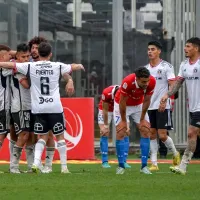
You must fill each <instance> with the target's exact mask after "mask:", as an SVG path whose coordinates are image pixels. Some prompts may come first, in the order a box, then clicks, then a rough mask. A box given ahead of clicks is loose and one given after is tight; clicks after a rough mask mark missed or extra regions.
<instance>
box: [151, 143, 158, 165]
mask: <svg viewBox="0 0 200 200" xmlns="http://www.w3.org/2000/svg"><path fill="white" fill-rule="evenodd" d="M150 150H151V162H152V164H153V165H156V166H157V152H158V142H157V139H154V140H150Z"/></svg>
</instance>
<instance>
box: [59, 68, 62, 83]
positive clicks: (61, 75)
mask: <svg viewBox="0 0 200 200" xmlns="http://www.w3.org/2000/svg"><path fill="white" fill-rule="evenodd" d="M61 78H62V72H61V65H60V76H59V82H60V81H61Z"/></svg>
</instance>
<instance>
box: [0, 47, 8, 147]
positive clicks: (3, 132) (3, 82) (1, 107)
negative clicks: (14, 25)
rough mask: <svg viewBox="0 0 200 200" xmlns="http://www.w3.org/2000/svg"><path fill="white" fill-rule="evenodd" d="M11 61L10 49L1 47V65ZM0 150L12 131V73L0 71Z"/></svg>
mask: <svg viewBox="0 0 200 200" xmlns="http://www.w3.org/2000/svg"><path fill="white" fill-rule="evenodd" d="M10 59H11V56H10V48H9V47H8V46H5V45H0V63H1V62H8V61H9V60H10ZM0 75H1V76H0V102H1V103H0V149H1V147H2V145H3V142H4V139H5V138H6V136H7V134H8V133H9V129H10V84H9V82H10V76H9V75H10V73H8V70H4V69H0Z"/></svg>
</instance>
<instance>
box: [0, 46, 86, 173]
mask: <svg viewBox="0 0 200 200" xmlns="http://www.w3.org/2000/svg"><path fill="white" fill-rule="evenodd" d="M39 55H40V61H38V62H28V63H11V62H7V63H6V62H4V63H0V67H4V68H11V69H13V68H15V67H16V68H15V70H14V71H15V73H16V72H18V73H21V74H24V75H26V76H27V77H29V80H30V91H31V107H32V113H33V114H35V120H34V132H35V133H36V134H38V135H39V136H40V137H39V140H38V142H37V144H36V147H35V158H34V164H33V166H32V170H33V171H34V172H38V171H39V165H40V163H41V155H42V152H43V150H44V146H45V145H46V142H47V140H48V135H49V131H50V130H51V131H52V132H53V133H54V135H55V136H56V138H57V140H58V151H59V154H60V159H61V172H62V173H69V171H68V169H67V164H66V143H65V140H64V127H65V125H64V118H63V108H62V104H61V101H60V93H59V79H60V77H61V76H63V77H65V74H68V73H70V72H71V71H75V70H81V69H82V70H84V68H83V66H82V65H81V64H71V65H66V64H64V63H59V62H50V61H49V60H50V58H51V55H52V53H51V46H50V45H49V44H48V43H41V44H40V45H39Z"/></svg>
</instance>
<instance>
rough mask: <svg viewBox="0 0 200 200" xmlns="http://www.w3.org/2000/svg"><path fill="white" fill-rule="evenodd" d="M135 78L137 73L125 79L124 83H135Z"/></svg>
mask: <svg viewBox="0 0 200 200" xmlns="http://www.w3.org/2000/svg"><path fill="white" fill-rule="evenodd" d="M135 77H136V75H135V73H132V74H129V75H128V76H126V77H125V78H124V79H123V82H127V83H128V82H131V83H132V82H133V81H135Z"/></svg>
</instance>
